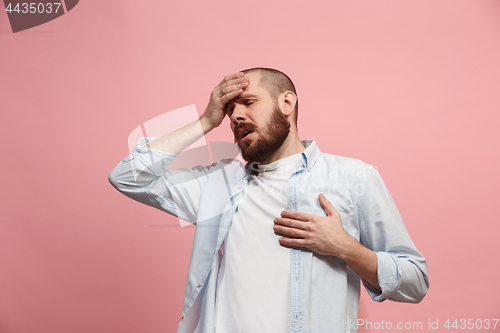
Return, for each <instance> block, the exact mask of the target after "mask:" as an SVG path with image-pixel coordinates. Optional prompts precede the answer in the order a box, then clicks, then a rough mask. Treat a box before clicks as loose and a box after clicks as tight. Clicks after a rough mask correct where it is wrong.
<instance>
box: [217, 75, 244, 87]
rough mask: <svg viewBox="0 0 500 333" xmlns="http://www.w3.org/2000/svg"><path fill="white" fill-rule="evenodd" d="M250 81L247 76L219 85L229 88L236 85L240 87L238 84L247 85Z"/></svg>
mask: <svg viewBox="0 0 500 333" xmlns="http://www.w3.org/2000/svg"><path fill="white" fill-rule="evenodd" d="M248 81H249V79H248V78H247V77H246V76H243V77H237V78H235V79H231V80H228V81H224V82H221V83H220V84H219V85H220V86H221V87H228V86H234V85H238V84H241V83H245V82H248ZM224 91H225V90H224Z"/></svg>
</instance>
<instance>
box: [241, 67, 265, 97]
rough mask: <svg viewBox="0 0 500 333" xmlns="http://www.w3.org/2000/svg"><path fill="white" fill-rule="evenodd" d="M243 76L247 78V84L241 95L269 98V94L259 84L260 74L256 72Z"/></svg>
mask: <svg viewBox="0 0 500 333" xmlns="http://www.w3.org/2000/svg"><path fill="white" fill-rule="evenodd" d="M245 76H246V77H247V78H248V81H249V84H248V86H247V87H246V88H245V89H244V90H243V94H253V95H258V96H261V97H265V96H269V93H268V92H267V90H266V89H264V88H263V87H262V86H261V84H260V79H261V76H260V73H259V72H257V71H254V72H250V73H246V74H245Z"/></svg>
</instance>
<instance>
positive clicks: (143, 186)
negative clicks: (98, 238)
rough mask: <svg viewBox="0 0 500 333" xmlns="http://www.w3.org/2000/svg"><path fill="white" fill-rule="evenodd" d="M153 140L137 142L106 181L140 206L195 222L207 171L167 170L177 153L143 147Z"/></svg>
mask: <svg viewBox="0 0 500 333" xmlns="http://www.w3.org/2000/svg"><path fill="white" fill-rule="evenodd" d="M156 138H157V137H153V138H141V139H139V140H138V141H137V145H136V146H135V147H134V149H133V151H132V153H131V154H130V155H128V156H127V157H125V159H123V160H122V161H121V162H120V163H118V165H117V166H116V167H115V168H114V169H113V170H112V171H111V172H110V174H109V176H108V180H109V182H110V183H111V185H113V187H115V188H116V189H117V190H118V191H120V192H121V193H122V194H124V195H126V196H128V197H130V198H132V199H134V200H136V201H138V202H140V203H143V204H146V205H148V206H151V207H154V208H157V209H159V210H162V211H165V212H167V213H169V214H171V215H174V216H176V217H178V218H181V219H183V220H185V221H188V222H190V223H196V216H197V211H198V204H199V198H200V195H201V190H202V187H203V185H204V179H205V178H206V176H207V170H206V169H205V168H204V167H201V166H196V167H194V168H192V169H188V168H183V169H177V170H169V169H168V167H169V166H170V164H172V162H173V161H174V160H175V158H176V157H177V155H178V154H173V153H166V152H162V151H159V150H156V149H150V148H143V147H144V146H145V145H146V144H148V143H149V142H151V141H153V140H155V139H156Z"/></svg>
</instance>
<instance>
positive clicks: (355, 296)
mask: <svg viewBox="0 0 500 333" xmlns="http://www.w3.org/2000/svg"><path fill="white" fill-rule="evenodd" d="M154 139H156V137H153V138H142V139H139V141H138V142H137V146H136V147H135V148H134V151H133V152H132V153H131V154H130V155H129V156H127V157H126V158H125V159H124V160H123V161H121V162H120V163H119V164H118V165H117V166H116V167H115V168H114V169H113V171H111V173H110V174H109V181H110V183H111V184H112V185H113V186H114V187H115V188H116V189H118V190H119V191H120V192H122V193H123V194H125V195H126V196H128V197H130V198H132V199H134V200H137V201H139V202H142V203H144V204H147V205H149V206H152V207H155V208H158V209H160V210H162V211H165V212H167V213H169V214H171V215H174V216H177V217H179V218H181V219H183V220H186V221H188V222H191V223H193V224H196V230H195V235H194V240H193V247H192V252H191V262H190V265H189V271H188V276H187V283H186V291H185V294H184V303H183V306H182V315H181V318H180V323H179V327H178V330H177V332H180V333H185V332H200V333H209V332H210V333H213V332H214V310H215V297H216V286H217V276H218V270H219V267H220V262H221V258H222V252H221V251H220V247H221V244H222V242H223V241H224V239H225V237H226V234H227V232H228V229H229V226H230V225H231V222H232V219H233V215H234V213H235V211H236V209H237V207H238V203H239V201H240V200H241V199H242V189H243V188H244V187H245V186H246V184H247V182H248V180H249V178H250V177H252V176H251V173H250V168H249V167H248V166H245V165H244V164H242V163H241V162H240V161H238V160H233V159H231V160H222V161H220V162H219V163H214V164H212V165H211V166H207V167H202V166H196V167H193V168H191V169H187V168H183V169H177V170H170V169H169V166H170V164H171V163H172V162H173V161H174V159H175V158H176V156H177V155H176V154H172V153H165V152H162V151H159V150H155V149H146V148H141V147H143V146H144V145H146V144H147V143H148V142H150V141H152V140H154ZM302 144H303V145H304V147H306V149H305V150H304V151H303V152H302V153H301V154H302V158H303V163H302V165H301V166H300V168H299V169H298V170H297V171H296V172H295V173H293V174H292V175H291V176H290V178H289V180H288V189H287V198H288V210H294V211H301V212H305V213H310V214H315V215H321V216H326V214H325V212H324V210H323V208H322V207H321V205H320V204H319V201H318V195H319V194H320V193H324V194H325V196H326V198H327V199H328V201H330V202H331V203H332V205H333V206H334V207H335V209H336V210H337V211H338V212H339V213H340V215H341V218H342V224H343V226H344V229H345V231H346V232H347V233H348V234H349V235H350V236H352V237H354V238H355V239H356V240H358V241H359V242H360V243H361V244H363V245H364V246H366V247H367V248H369V249H371V250H373V251H374V252H375V253H376V254H377V275H378V282H379V285H380V287H381V289H382V292H379V291H377V290H376V289H374V288H372V287H371V286H370V285H369V284H367V283H366V282H365V281H362V282H363V285H364V287H365V288H366V290H367V291H368V293H369V295H370V297H371V298H372V299H373V300H374V301H377V302H381V301H383V300H385V299H390V300H393V301H398V302H409V303H418V302H420V301H421V300H422V298H423V297H424V296H425V294H426V292H427V290H428V288H429V282H428V278H427V273H426V269H427V268H426V267H427V265H426V262H425V258H424V256H423V255H422V254H421V253H420V252H419V251H418V250H417V249H416V247H415V245H414V244H413V242H412V240H411V238H410V236H409V235H408V232H407V230H406V227H405V225H404V223H403V220H402V218H401V216H400V214H399V212H398V209H397V208H396V205H395V204H394V201H393V199H392V197H391V195H390V194H389V191H388V190H387V188H386V186H385V185H384V183H383V181H382V178H381V177H380V175H379V173H378V172H377V170H376V169H375V168H374V167H373V166H371V165H368V164H366V163H363V162H362V161H360V160H356V159H351V158H346V157H341V156H335V155H330V154H325V153H322V152H321V151H320V150H319V148H318V146H317V145H316V143H315V141H314V140H305V141H302ZM290 263H291V274H290V283H291V295H290V297H291V313H290V319H291V328H290V332H292V333H299V332H300V333H303V332H308V333H320V332H328V333H330V332H355V331H356V329H355V325H353V323H354V322H356V320H357V316H358V303H359V295H360V280H361V279H360V278H359V276H358V275H357V274H356V273H355V272H354V271H353V270H352V269H351V268H350V267H349V266H347V265H346V264H345V263H344V262H343V261H342V260H340V259H339V258H337V257H333V256H326V255H321V254H318V253H316V252H313V251H311V250H308V249H306V248H300V249H299V248H296V249H290ZM241 287H242V288H245V286H241Z"/></svg>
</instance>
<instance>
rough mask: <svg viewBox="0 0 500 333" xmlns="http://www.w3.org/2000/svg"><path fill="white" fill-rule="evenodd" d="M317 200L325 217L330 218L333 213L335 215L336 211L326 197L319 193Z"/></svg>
mask: <svg viewBox="0 0 500 333" xmlns="http://www.w3.org/2000/svg"><path fill="white" fill-rule="evenodd" d="M318 199H319V203H320V205H321V207H323V209H324V211H325V213H326V215H328V216H330V215H332V214H334V213H337V210H336V209H335V207H333V205H332V204H331V202H330V201H328V200H327V199H326V197H325V195H324V194H323V193H321V194H320V195H319V196H318Z"/></svg>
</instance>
